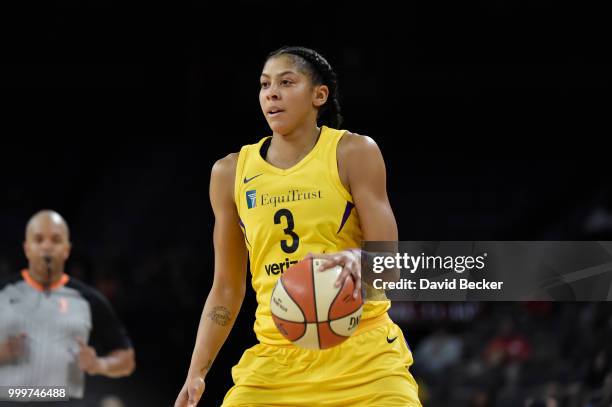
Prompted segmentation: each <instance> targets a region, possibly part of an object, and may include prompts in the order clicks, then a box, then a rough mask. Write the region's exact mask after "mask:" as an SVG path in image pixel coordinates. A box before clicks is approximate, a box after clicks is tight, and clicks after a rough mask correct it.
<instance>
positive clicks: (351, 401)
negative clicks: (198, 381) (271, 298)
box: [223, 314, 421, 407]
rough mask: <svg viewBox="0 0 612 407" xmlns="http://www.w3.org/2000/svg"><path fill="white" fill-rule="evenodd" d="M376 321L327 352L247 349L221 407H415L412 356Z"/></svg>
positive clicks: (387, 324) (394, 332) (396, 334)
mask: <svg viewBox="0 0 612 407" xmlns="http://www.w3.org/2000/svg"><path fill="white" fill-rule="evenodd" d="M381 317H382V319H383V320H382V324H377V326H374V327H372V329H369V330H367V331H362V332H357V333H356V334H355V335H353V336H352V337H350V338H349V339H347V340H346V341H344V342H343V343H342V344H340V345H338V346H335V347H333V348H330V349H326V350H307V349H302V348H298V347H296V346H293V345H290V346H272V345H266V344H262V343H260V344H257V345H255V346H253V347H252V348H250V349H247V350H246V351H245V352H244V354H243V355H242V358H241V359H240V361H239V362H238V364H237V365H236V366H234V367H233V368H232V377H233V379H234V386H233V387H232V388H231V389H230V390H229V391H228V392H227V394H226V395H225V398H224V400H223V407H235V406H258V407H260V406H277V407H279V406H283V407H290V406H291V407H297V406H307V407H314V406H322V407H328V406H338V407H340V406H341V407H348V406H367V407H377V406H380V407H395V406H402V407H407V406H409V407H413V406H419V407H420V406H421V403H420V402H419V398H418V395H417V393H418V387H417V384H416V382H415V380H414V378H413V377H412V375H411V374H410V372H409V371H408V367H409V366H410V365H412V353H411V352H410V349H409V348H408V346H407V344H406V341H405V339H404V335H403V333H402V330H401V329H400V328H399V327H398V326H397V325H396V324H394V323H393V322H392V321H391V319H389V317H388V315H387V314H384V315H383V316H381ZM381 317H377V318H375V319H377V320H380V319H381ZM362 322H363V321H362Z"/></svg>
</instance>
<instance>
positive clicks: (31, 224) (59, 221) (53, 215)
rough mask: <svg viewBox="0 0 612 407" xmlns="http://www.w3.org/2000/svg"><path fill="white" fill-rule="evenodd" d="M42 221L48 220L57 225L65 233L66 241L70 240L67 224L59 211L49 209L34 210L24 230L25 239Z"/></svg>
mask: <svg viewBox="0 0 612 407" xmlns="http://www.w3.org/2000/svg"><path fill="white" fill-rule="evenodd" d="M43 222H49V223H51V224H53V225H57V226H59V227H60V228H61V229H62V230H63V231H64V233H65V234H66V235H65V238H66V241H70V229H69V228H68V224H67V223H66V221H65V220H64V218H63V217H62V215H60V214H59V213H57V212H55V211H53V210H51V209H43V210H42V211H38V212H36V213H35V214H34V215H33V216H32V217H31V218H30V220H29V221H28V224H27V225H26V230H25V237H26V240H27V238H28V236H29V235H30V234H31V233H32V232H33V230H34V229H36V227H37V226H38V225H39V224H40V223H43Z"/></svg>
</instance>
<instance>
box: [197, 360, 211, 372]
mask: <svg viewBox="0 0 612 407" xmlns="http://www.w3.org/2000/svg"><path fill="white" fill-rule="evenodd" d="M211 366H212V359H208V362H206V366H204V367H203V368H202V369H200V374H204V373H206V372H208V371H209V370H210V367H211Z"/></svg>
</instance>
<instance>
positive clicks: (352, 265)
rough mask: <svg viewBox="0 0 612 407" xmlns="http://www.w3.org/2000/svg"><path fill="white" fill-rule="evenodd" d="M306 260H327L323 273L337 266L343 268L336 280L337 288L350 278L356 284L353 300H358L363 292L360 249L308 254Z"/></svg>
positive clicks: (322, 269)
mask: <svg viewBox="0 0 612 407" xmlns="http://www.w3.org/2000/svg"><path fill="white" fill-rule="evenodd" d="M306 258H307V259H308V258H310V259H312V258H317V259H323V260H326V261H325V262H324V263H323V266H322V268H321V271H326V270H329V269H330V268H332V267H335V266H341V267H342V272H341V273H340V275H339V276H338V279H337V280H336V283H335V286H336V287H340V286H341V285H342V284H344V282H345V281H347V280H348V279H349V278H352V279H353V281H354V282H355V290H354V291H353V298H357V297H358V295H359V293H360V292H361V251H360V250H359V249H351V250H344V251H341V252H337V253H324V254H313V253H308V255H306Z"/></svg>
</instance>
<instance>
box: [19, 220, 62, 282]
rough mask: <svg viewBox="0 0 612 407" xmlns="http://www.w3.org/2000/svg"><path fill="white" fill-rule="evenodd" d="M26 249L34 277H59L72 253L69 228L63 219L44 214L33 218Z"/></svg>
mask: <svg viewBox="0 0 612 407" xmlns="http://www.w3.org/2000/svg"><path fill="white" fill-rule="evenodd" d="M24 251H25V255H26V257H27V258H28V261H29V270H30V273H31V274H33V277H34V278H37V277H38V278H37V280H41V281H42V282H48V281H47V280H48V279H49V277H51V280H52V281H51V282H53V281H54V280H56V279H59V278H60V277H61V275H62V273H63V272H64V263H65V262H66V260H67V259H68V256H69V255H70V241H69V238H68V229H67V227H66V225H65V224H64V222H63V220H58V219H55V218H54V217H52V216H44V215H43V216H40V217H38V218H36V219H33V220H32V221H31V222H30V225H29V227H28V230H27V233H26V240H25V242H24ZM49 271H50V272H51V273H49Z"/></svg>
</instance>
